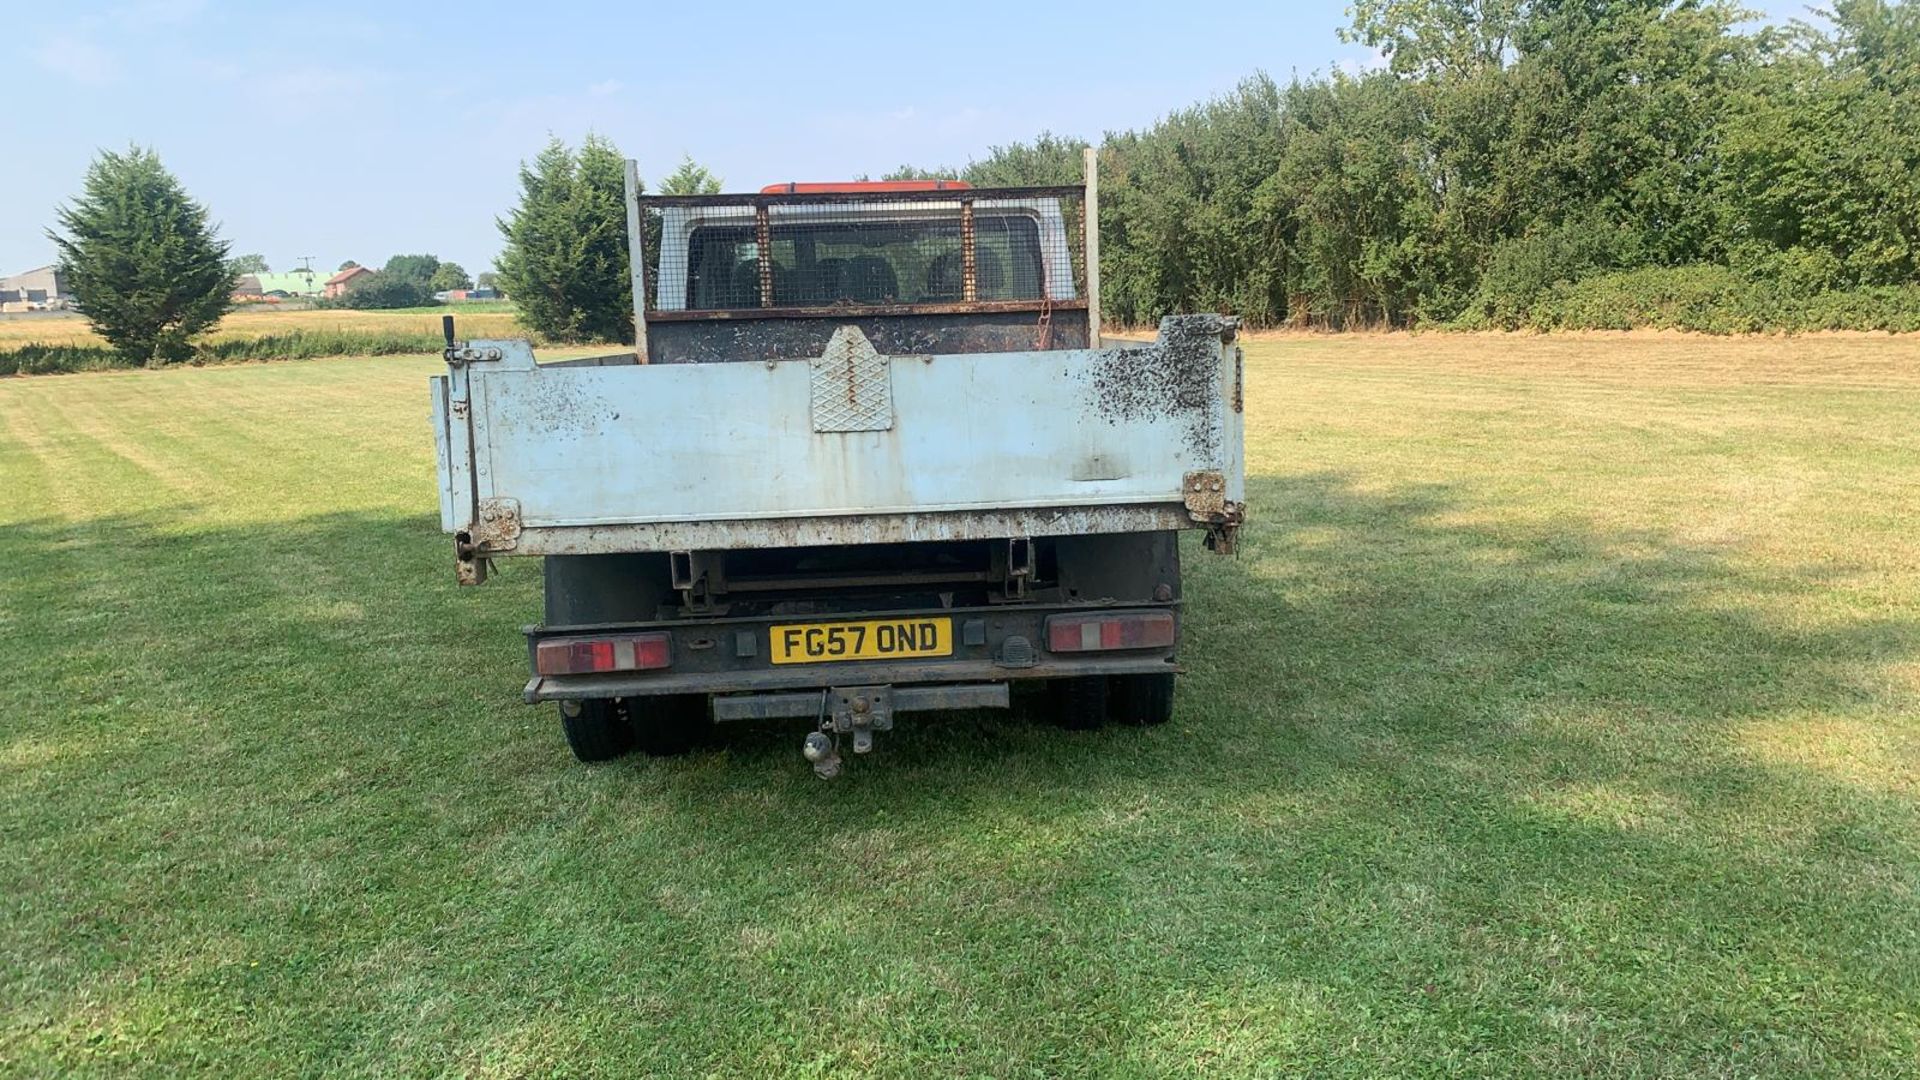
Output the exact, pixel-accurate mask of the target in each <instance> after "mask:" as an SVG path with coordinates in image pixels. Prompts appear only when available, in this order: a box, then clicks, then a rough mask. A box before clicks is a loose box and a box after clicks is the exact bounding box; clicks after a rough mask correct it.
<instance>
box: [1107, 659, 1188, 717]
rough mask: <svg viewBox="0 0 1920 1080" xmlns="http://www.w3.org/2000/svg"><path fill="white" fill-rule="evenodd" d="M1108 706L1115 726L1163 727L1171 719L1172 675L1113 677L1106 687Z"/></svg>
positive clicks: (1170, 673)
mask: <svg viewBox="0 0 1920 1080" xmlns="http://www.w3.org/2000/svg"><path fill="white" fill-rule="evenodd" d="M1107 702H1108V707H1109V710H1110V713H1109V714H1110V715H1111V716H1112V717H1113V719H1114V720H1115V721H1116V722H1117V723H1122V724H1139V725H1140V726H1142V727H1151V726H1152V725H1154V724H1164V723H1166V722H1167V721H1169V720H1171V719H1173V673H1172V672H1168V673H1167V674H1165V675H1158V674H1156V675H1115V676H1113V680H1112V682H1111V683H1110V684H1109V685H1108V687H1107Z"/></svg>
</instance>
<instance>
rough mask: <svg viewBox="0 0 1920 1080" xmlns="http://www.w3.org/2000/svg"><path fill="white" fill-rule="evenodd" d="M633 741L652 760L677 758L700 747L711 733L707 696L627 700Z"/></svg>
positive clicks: (686, 695)
mask: <svg viewBox="0 0 1920 1080" xmlns="http://www.w3.org/2000/svg"><path fill="white" fill-rule="evenodd" d="M626 706H627V715H628V716H629V717H630V718H631V719H630V721H629V725H630V727H631V728H632V730H633V741H634V744H635V745H636V746H638V747H639V748H640V752H641V753H643V754H647V755H649V756H651V757H674V756H676V755H679V754H684V753H686V752H687V751H689V750H692V749H693V748H694V747H695V746H697V745H699V743H700V740H701V739H702V737H704V736H705V735H706V734H707V732H708V731H709V730H710V729H711V727H712V723H711V721H709V720H708V719H707V698H706V695H704V694H662V695H659V696H657V697H639V698H628V699H627V701H626Z"/></svg>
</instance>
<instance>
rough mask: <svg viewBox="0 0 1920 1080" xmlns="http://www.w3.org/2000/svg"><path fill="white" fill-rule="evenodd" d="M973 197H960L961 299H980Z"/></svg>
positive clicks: (967, 300) (968, 301)
mask: <svg viewBox="0 0 1920 1080" xmlns="http://www.w3.org/2000/svg"><path fill="white" fill-rule="evenodd" d="M973 250H974V249H973V199H972V197H971V196H967V195H962V196H961V197H960V299H962V300H965V301H966V302H967V303H969V304H971V303H973V302H974V301H975V300H978V299H980V277H979V263H978V262H977V261H976V259H975V257H974V253H973Z"/></svg>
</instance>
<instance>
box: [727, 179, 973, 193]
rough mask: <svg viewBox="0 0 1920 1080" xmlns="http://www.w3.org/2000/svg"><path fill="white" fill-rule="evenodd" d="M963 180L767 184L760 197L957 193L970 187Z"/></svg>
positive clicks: (761, 190)
mask: <svg viewBox="0 0 1920 1080" xmlns="http://www.w3.org/2000/svg"><path fill="white" fill-rule="evenodd" d="M972 186H973V185H972V184H969V183H967V182H966V181H965V180H849V181H845V182H842V183H825V184H801V183H795V182H793V181H788V182H787V183H784V184H768V185H767V186H766V187H763V188H761V189H760V194H762V195H825V194H833V193H836V192H844V191H959V190H962V189H964V188H970V187H972Z"/></svg>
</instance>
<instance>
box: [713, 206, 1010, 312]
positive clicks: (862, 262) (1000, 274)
mask: <svg viewBox="0 0 1920 1080" xmlns="http://www.w3.org/2000/svg"><path fill="white" fill-rule="evenodd" d="M973 224H974V266H975V270H974V273H975V279H976V289H975V296H976V298H977V299H979V300H1039V299H1041V298H1042V297H1043V295H1044V282H1045V278H1044V276H1043V271H1042V266H1041V258H1040V229H1039V223H1038V222H1037V221H1035V220H1034V219H1033V218H1032V217H1030V216H1024V215H1019V214H976V215H975V216H974V223H973ZM771 237H772V245H771V247H772V256H773V260H772V261H773V266H772V271H773V280H772V285H773V303H774V306H775V307H824V306H833V305H860V304H868V305H873V304H950V303H958V302H959V301H961V300H963V299H964V298H965V297H964V286H965V276H964V269H965V268H964V256H963V254H962V251H961V243H960V222H959V220H958V219H957V218H954V217H941V218H933V219H927V220H918V221H915V220H884V221H883V220H873V221H841V222H817V223H816V222H776V223H775V224H774V225H773V229H772V234H771ZM687 256H688V262H687V271H688V273H687V301H686V302H687V307H688V309H689V310H695V311H721V310H726V309H730V308H753V307H759V306H761V305H760V263H759V245H758V244H757V243H756V242H755V240H754V230H753V227H752V226H751V225H703V226H701V227H699V228H697V229H695V230H694V231H693V234H692V236H691V237H690V238H689V246H688V252H687Z"/></svg>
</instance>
